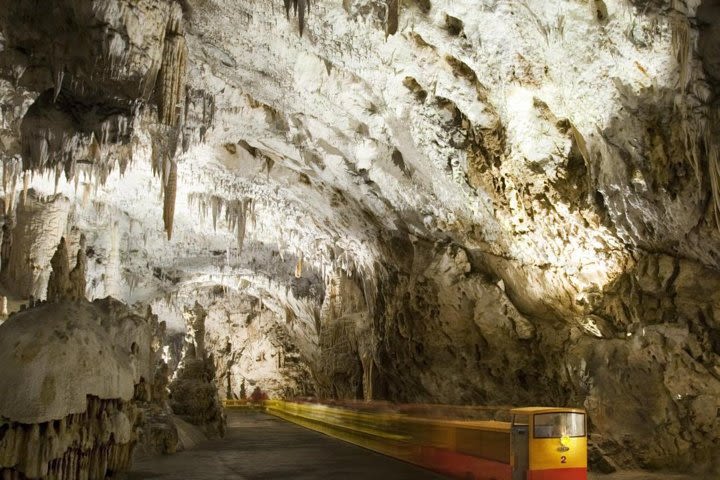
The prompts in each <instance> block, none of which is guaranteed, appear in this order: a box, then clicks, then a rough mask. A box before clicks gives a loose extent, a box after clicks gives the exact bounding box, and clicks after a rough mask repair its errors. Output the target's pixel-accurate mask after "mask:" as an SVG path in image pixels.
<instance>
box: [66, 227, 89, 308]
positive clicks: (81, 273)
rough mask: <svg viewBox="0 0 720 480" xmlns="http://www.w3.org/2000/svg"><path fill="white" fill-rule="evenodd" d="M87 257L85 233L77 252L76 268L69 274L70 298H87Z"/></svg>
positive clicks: (81, 237)
mask: <svg viewBox="0 0 720 480" xmlns="http://www.w3.org/2000/svg"><path fill="white" fill-rule="evenodd" d="M86 264H87V258H86V256H85V234H82V235H80V248H79V249H78V252H77V261H76V263H75V268H73V269H72V271H71V272H70V275H69V291H68V299H69V300H81V299H84V298H85V268H86Z"/></svg>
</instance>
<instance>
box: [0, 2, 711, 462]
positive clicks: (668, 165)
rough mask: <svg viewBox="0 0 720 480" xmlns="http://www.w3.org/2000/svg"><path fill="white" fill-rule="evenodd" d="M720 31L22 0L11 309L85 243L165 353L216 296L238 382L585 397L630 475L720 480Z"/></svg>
mask: <svg viewBox="0 0 720 480" xmlns="http://www.w3.org/2000/svg"><path fill="white" fill-rule="evenodd" d="M40 5H42V6H40ZM719 19H720V6H719V5H718V3H717V2H716V1H714V0H702V1H701V0H673V1H672V2H671V1H641V0H591V1H590V0H589V1H570V2H568V1H559V0H550V1H548V0H527V1H517V2H515V1H512V2H508V1H495V0H482V1H481V0H430V1H410V0H407V1H400V2H384V1H378V0H346V1H343V2H340V1H339V0H318V1H314V2H312V5H311V8H310V9H309V11H307V12H306V14H305V16H304V18H303V19H302V20H301V21H300V19H294V18H292V15H291V21H290V22H288V21H287V20H286V18H285V12H284V11H283V5H282V3H281V2H279V1H278V0H252V1H251V0H238V1H233V2H229V1H221V0H212V1H200V0H184V1H182V2H174V1H170V0H139V1H130V0H96V1H94V2H89V1H81V0H62V1H59V2H54V3H53V6H52V7H51V8H50V7H46V6H44V3H42V2H39V1H27V2H13V3H12V4H11V5H9V6H8V8H4V9H0V106H1V107H2V121H1V122H0V157H1V158H2V160H3V164H4V175H3V188H4V196H3V199H4V200H3V202H4V207H5V208H4V209H3V211H5V212H6V216H5V223H6V225H7V226H8V229H7V230H8V234H7V235H6V236H5V237H6V238H7V240H6V238H3V242H2V245H3V248H2V266H3V271H2V272H0V277H1V278H2V283H3V286H4V289H5V292H4V293H5V294H7V297H8V299H9V305H10V306H11V309H12V307H13V306H14V305H16V304H17V303H18V302H20V301H26V300H27V299H28V298H29V297H30V295H32V296H33V298H34V299H44V298H45V295H46V291H47V281H48V278H49V272H50V270H49V264H50V259H51V257H52V253H53V251H54V249H55V246H56V245H57V243H58V242H59V239H60V237H61V236H63V235H64V236H65V240H66V242H67V244H68V252H70V253H69V256H70V257H71V259H72V263H73V265H74V263H75V256H74V252H77V247H78V245H79V244H80V234H79V232H81V231H82V232H84V234H85V236H86V240H85V243H86V248H85V250H86V256H87V267H86V278H87V281H86V285H85V294H86V295H87V296H88V298H89V299H93V298H102V297H105V296H107V295H112V296H113V297H115V298H118V299H120V300H122V301H124V302H128V303H131V304H132V303H135V302H141V303H143V304H149V305H152V307H153V311H154V312H155V313H156V314H158V316H159V318H160V320H164V321H166V322H167V325H168V331H169V332H170V333H171V334H174V335H175V337H174V338H175V339H176V341H175V343H173V344H168V345H167V348H166V355H167V358H168V360H169V363H170V364H173V365H176V364H177V363H181V358H180V357H181V355H182V352H181V342H179V341H177V338H179V337H178V332H185V320H184V319H183V316H182V312H183V310H184V308H185V307H191V306H193V305H194V303H195V301H196V300H197V301H199V302H200V303H201V305H202V307H203V308H204V309H205V310H206V312H207V314H208V317H207V321H206V326H205V335H204V337H205V338H204V342H205V345H206V347H207V350H208V354H210V353H212V355H213V359H214V364H215V367H216V371H215V372H214V373H215V377H216V379H217V382H216V388H217V389H218V390H219V392H220V394H221V396H239V395H240V389H241V385H242V379H246V380H247V382H246V389H247V391H246V393H247V394H249V393H250V392H251V391H252V388H250V387H251V386H255V385H258V386H260V387H261V388H262V389H265V390H267V391H268V392H271V393H273V394H306V393H313V394H315V395H318V396H321V397H341V398H367V399H370V398H373V399H390V400H396V401H405V402H417V401H422V402H447V403H476V404H483V403H500V404H507V403H511V404H565V405H577V406H584V407H585V408H587V409H588V412H589V414H590V420H591V424H592V429H591V430H592V432H593V440H594V441H595V442H596V444H597V446H598V447H599V448H600V449H601V450H602V451H604V452H605V453H606V454H607V455H608V456H609V458H610V459H611V460H612V461H613V462H615V463H616V464H617V465H619V466H621V467H642V468H665V467H667V468H671V469H680V470H698V471H705V472H708V471H715V472H717V471H718V470H717V469H718V468H720V465H718V464H717V455H716V453H715V452H717V449H718V447H720V445H719V443H718V442H720V422H719V421H718V408H720V356H719V355H720V317H719V316H718V315H719V314H718V308H719V307H718V306H719V305H720V288H719V287H720V229H719V227H718V218H719V212H720V113H719V108H720V107H719V105H718V96H717V95H718V92H720V43H719V42H720V35H718V28H720V27H718V25H719V24H720V20H719ZM300 25H302V28H303V32H302V36H300V31H299V30H300ZM87 45H90V46H92V47H86V46H87ZM25 171H27V172H28V173H24V172H25ZM55 195H57V196H55ZM69 268H70V267H69ZM208 292H210V293H208ZM212 292H215V293H212ZM220 292H222V293H221V294H220ZM43 308H44V307H43ZM170 338H173V336H172V335H171V336H170ZM288 358H292V359H293V362H292V365H288V362H287V359H288ZM283 359H284V360H283ZM251 380H252V382H253V383H252V384H251V383H250V381H251ZM113 398H115V397H113ZM713 462H715V463H714V464H713Z"/></svg>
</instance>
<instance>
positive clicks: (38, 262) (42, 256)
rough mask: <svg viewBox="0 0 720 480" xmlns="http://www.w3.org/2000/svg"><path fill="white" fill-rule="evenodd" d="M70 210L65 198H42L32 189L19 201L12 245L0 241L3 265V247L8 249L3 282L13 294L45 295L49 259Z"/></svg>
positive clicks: (41, 297)
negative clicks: (0, 243) (22, 201)
mask: <svg viewBox="0 0 720 480" xmlns="http://www.w3.org/2000/svg"><path fill="white" fill-rule="evenodd" d="M69 210H70V202H69V201H68V200H67V198H65V197H63V196H60V195H56V196H52V197H46V198H42V197H40V196H38V195H37V194H36V193H35V192H34V191H33V190H30V191H28V196H27V200H26V201H25V202H24V203H21V204H20V205H18V207H17V219H16V224H15V227H14V228H13V229H12V240H11V245H7V243H6V242H5V241H3V266H4V265H5V257H4V254H5V253H6V252H5V250H6V249H9V255H8V258H7V269H4V270H3V271H2V272H0V275H1V278H2V283H3V284H4V285H5V287H6V288H7V289H8V290H9V291H10V292H12V293H13V294H14V295H16V296H18V297H21V298H29V297H30V296H31V295H32V296H33V297H34V298H36V299H43V298H45V289H46V286H47V282H48V278H49V277H50V259H51V258H52V256H53V253H54V252H55V248H56V247H57V245H58V243H60V238H61V237H62V236H63V233H64V231H65V228H66V225H67V219H68V212H69ZM6 247H7V248H6Z"/></svg>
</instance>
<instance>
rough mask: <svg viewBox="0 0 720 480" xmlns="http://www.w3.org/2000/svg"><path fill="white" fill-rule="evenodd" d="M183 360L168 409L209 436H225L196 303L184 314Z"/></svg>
mask: <svg viewBox="0 0 720 480" xmlns="http://www.w3.org/2000/svg"><path fill="white" fill-rule="evenodd" d="M185 316H186V319H187V335H186V337H185V346H184V349H183V357H182V361H181V363H180V365H179V366H178V370H177V371H176V372H175V376H174V378H173V381H172V383H171V384H170V406H171V407H172V410H173V412H174V413H175V414H176V415H178V416H179V417H180V418H182V419H183V420H185V421H187V422H190V423H192V424H194V425H198V426H200V427H202V428H203V429H204V431H205V433H206V434H207V435H208V436H209V437H217V436H220V437H222V436H224V435H225V415H224V414H223V410H222V405H221V404H220V400H219V398H218V387H217V385H216V384H215V365H214V364H213V360H212V358H211V357H209V356H208V355H207V353H206V351H205V317H206V316H207V313H206V312H205V309H204V308H203V307H202V305H200V304H199V303H197V302H195V305H194V306H193V307H192V308H191V309H187V310H186V312H185Z"/></svg>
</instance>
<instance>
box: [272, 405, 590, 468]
mask: <svg viewBox="0 0 720 480" xmlns="http://www.w3.org/2000/svg"><path fill="white" fill-rule="evenodd" d="M263 406H264V409H265V410H266V411H267V412H268V413H270V414H272V415H275V416H277V417H280V418H283V419H285V420H287V421H290V422H293V423H296V424H299V425H302V426H304V427H307V428H310V429H312V430H316V431H319V432H322V433H325V434H327V435H330V436H333V437H335V438H339V439H341V440H345V441H347V442H350V443H353V444H355V445H359V446H361V447H365V448H368V449H370V450H374V451H376V452H379V453H382V454H385V455H388V456H391V457H394V458H397V459H400V460H403V461H406V462H409V463H413V464H415V465H418V466H421V467H423V468H427V469H429V470H433V471H436V472H438V473H441V474H444V475H447V476H450V477H453V478H459V479H463V480H587V415H586V413H585V411H584V410H582V409H577V408H558V407H522V408H510V409H508V412H509V417H510V421H496V420H464V419H450V418H432V417H427V416H424V415H421V414H417V413H410V414H408V413H398V412H397V411H393V410H390V411H388V409H377V410H373V409H372V408H367V407H366V408H364V409H354V408H347V407H344V406H337V405H326V404H319V403H310V402H296V401H293V402H291V401H282V400H268V401H265V402H264V404H263Z"/></svg>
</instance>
